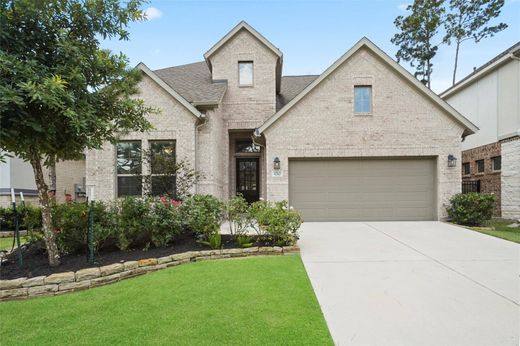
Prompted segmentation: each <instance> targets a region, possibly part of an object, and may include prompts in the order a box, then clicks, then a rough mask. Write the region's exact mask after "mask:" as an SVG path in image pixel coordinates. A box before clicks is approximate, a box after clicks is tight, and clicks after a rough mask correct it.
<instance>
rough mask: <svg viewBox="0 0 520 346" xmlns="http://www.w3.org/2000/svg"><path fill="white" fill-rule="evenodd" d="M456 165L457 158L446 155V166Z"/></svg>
mask: <svg viewBox="0 0 520 346" xmlns="http://www.w3.org/2000/svg"><path fill="white" fill-rule="evenodd" d="M456 166H457V158H456V157H455V156H453V155H451V154H450V155H448V167H456Z"/></svg>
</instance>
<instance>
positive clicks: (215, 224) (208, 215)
mask: <svg viewBox="0 0 520 346" xmlns="http://www.w3.org/2000/svg"><path fill="white" fill-rule="evenodd" d="M223 207H224V205H223V203H222V202H221V201H219V200H218V199H217V198H216V197H214V196H211V195H194V196H192V197H189V198H187V199H186V200H184V202H183V203H182V206H181V208H182V212H183V215H184V217H185V220H186V225H187V226H188V228H189V230H191V231H192V232H194V233H196V234H198V235H202V236H204V237H205V240H208V241H209V237H210V236H212V235H213V234H215V233H216V232H219V231H220V225H221V224H222V222H223V221H224V213H223Z"/></svg>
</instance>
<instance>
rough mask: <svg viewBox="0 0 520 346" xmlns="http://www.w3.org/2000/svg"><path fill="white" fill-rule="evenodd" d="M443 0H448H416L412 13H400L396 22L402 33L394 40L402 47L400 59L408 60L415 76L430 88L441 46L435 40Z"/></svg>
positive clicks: (394, 42) (409, 7) (396, 35)
mask: <svg viewBox="0 0 520 346" xmlns="http://www.w3.org/2000/svg"><path fill="white" fill-rule="evenodd" d="M443 3H444V0H415V1H414V2H413V4H411V5H408V7H407V11H410V14H409V15H408V16H406V17H405V16H398V17H397V18H396V19H395V21H394V24H395V26H396V27H397V29H399V32H398V33H397V34H395V35H394V36H393V37H392V39H391V42H392V43H393V44H395V45H397V46H398V47H399V49H398V51H397V54H396V57H397V61H401V60H403V61H407V62H409V63H410V65H411V66H412V67H415V77H416V78H417V79H419V80H420V81H421V82H422V83H423V84H425V85H426V86H427V87H428V88H430V85H431V74H432V71H433V63H432V60H433V58H434V57H435V54H436V53H437V50H438V48H439V46H438V43H436V42H435V40H436V36H437V34H438V30H439V26H440V24H441V21H442V18H443V14H444V7H443ZM439 41H440V40H439ZM439 43H440V42H439Z"/></svg>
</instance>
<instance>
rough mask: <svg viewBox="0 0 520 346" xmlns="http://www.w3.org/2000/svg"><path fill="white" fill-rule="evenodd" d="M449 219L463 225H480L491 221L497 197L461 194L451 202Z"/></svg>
mask: <svg viewBox="0 0 520 346" xmlns="http://www.w3.org/2000/svg"><path fill="white" fill-rule="evenodd" d="M450 204H451V205H450V207H448V209H447V211H448V215H449V217H450V218H451V219H452V220H453V221H454V222H455V223H458V224H461V225H480V224H481V223H482V222H483V221H485V220H489V219H491V216H492V214H493V208H494V205H495V195H494V194H491V193H478V192H470V193H459V194H456V195H454V196H453V197H452V198H451V200H450Z"/></svg>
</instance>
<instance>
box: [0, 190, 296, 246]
mask: <svg viewBox="0 0 520 346" xmlns="http://www.w3.org/2000/svg"><path fill="white" fill-rule="evenodd" d="M234 203H235V204H236V203H238V205H240V206H241V209H240V213H246V214H247V215H246V218H245V219H246V220H247V222H246V223H244V225H243V227H242V228H243V230H242V231H241V232H237V233H236V234H233V235H234V236H235V237H236V241H237V243H238V244H239V245H241V246H242V245H243V246H245V245H246V244H250V239H249V238H248V236H247V234H246V233H245V231H246V229H247V228H250V229H255V230H257V232H258V234H259V235H260V236H261V237H262V239H263V240H264V241H267V242H271V243H273V244H276V245H288V244H292V243H294V241H295V239H296V236H297V235H296V231H297V229H298V228H299V227H300V224H301V222H302V221H301V216H300V214H299V213H298V212H297V211H295V210H293V209H292V208H289V207H288V206H287V203H286V202H278V203H268V202H264V201H259V202H256V203H253V204H252V205H248V204H247V202H245V200H244V199H243V198H242V197H234V198H232V199H231V200H230V201H229V202H228V203H227V204H226V203H223V202H222V201H220V200H218V199H217V198H215V197H213V196H211V195H194V196H192V197H189V198H187V199H185V200H184V201H183V202H182V203H181V202H177V201H172V200H170V199H167V198H164V197H161V198H152V197H149V198H137V197H127V198H121V199H116V200H113V201H109V202H101V201H96V202H95V203H94V206H93V217H94V223H93V224H94V226H93V230H94V246H95V249H96V251H100V250H102V249H106V248H113V247H117V248H119V249H120V250H127V249H131V248H139V249H143V248H148V247H150V246H155V247H160V246H165V245H169V244H172V243H173V242H174V241H175V239H176V238H177V237H178V236H179V235H180V234H181V233H191V234H193V235H194V236H197V237H198V238H199V239H200V240H201V242H203V243H210V244H212V245H211V246H213V247H220V225H221V224H222V222H223V221H224V218H225V217H226V216H227V217H228V219H230V221H231V223H233V224H235V223H236V222H237V220H238V214H240V213H238V212H237V210H236V205H235V206H234V208H235V211H234V212H230V210H231V209H233V208H231V209H230V206H231V205H234ZM51 210H52V221H53V226H54V232H55V233H56V243H57V246H58V249H59V251H60V253H61V254H62V255H66V254H74V253H82V252H85V251H86V249H87V227H88V213H89V208H88V206H87V204H86V203H68V204H56V205H53V206H52V209H51ZM19 212H20V216H21V221H20V224H21V229H30V230H34V231H32V232H30V233H29V241H30V242H31V244H32V246H36V247H41V248H44V247H45V245H44V241H43V234H42V232H41V211H40V209H39V208H36V207H26V208H20V209H19ZM232 215H233V216H232ZM229 216H232V217H231V218H230V217H229ZM12 220H13V215H12V210H11V209H9V208H0V221H1V222H2V229H13V228H14V225H13V221H12Z"/></svg>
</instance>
